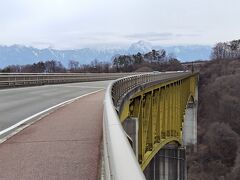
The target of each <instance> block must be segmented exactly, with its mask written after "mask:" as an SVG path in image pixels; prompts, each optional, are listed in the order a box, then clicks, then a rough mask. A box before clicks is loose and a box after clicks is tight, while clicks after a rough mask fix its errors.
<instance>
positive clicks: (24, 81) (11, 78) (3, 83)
mask: <svg viewBox="0 0 240 180" xmlns="http://www.w3.org/2000/svg"><path fill="white" fill-rule="evenodd" d="M132 74H133V73H46V74H44V73H0V88H3V87H15V86H32V85H44V84H60V83H73V82H85V81H101V80H113V79H117V78H121V77H124V76H129V75H132Z"/></svg>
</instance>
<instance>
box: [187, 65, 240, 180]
mask: <svg viewBox="0 0 240 180" xmlns="http://www.w3.org/2000/svg"><path fill="white" fill-rule="evenodd" d="M239 79H240V60H213V61H210V63H207V64H206V65H205V66H204V67H203V68H202V69H201V71H200V82H199V109H198V152H197V153H195V154H192V155H190V156H188V179H189V180H205V179H208V180H218V179H223V180H239V179H240V145H239V139H240V123H239V122H240V118H239V117H240V83H239Z"/></svg>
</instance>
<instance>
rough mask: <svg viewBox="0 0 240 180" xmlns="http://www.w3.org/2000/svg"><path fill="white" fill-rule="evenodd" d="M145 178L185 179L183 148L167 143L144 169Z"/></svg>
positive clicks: (163, 179)
mask: <svg viewBox="0 0 240 180" xmlns="http://www.w3.org/2000/svg"><path fill="white" fill-rule="evenodd" d="M144 174H145V176H146V179H147V180H186V163H185V148H182V147H177V145H173V144H168V145H166V146H165V147H164V148H163V149H161V150H160V151H159V152H158V153H157V154H156V155H155V157H154V158H153V159H152V161H151V162H150V163H149V165H148V166H147V167H146V169H145V170H144Z"/></svg>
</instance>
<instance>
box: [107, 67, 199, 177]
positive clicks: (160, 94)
mask: <svg viewBox="0 0 240 180" xmlns="http://www.w3.org/2000/svg"><path fill="white" fill-rule="evenodd" d="M197 84H198V74H196V73H188V72H171V73H152V74H142V75H136V76H132V77H128V78H123V79H120V80H117V81H115V82H114V83H113V84H112V85H111V86H110V87H109V89H108V91H107V93H106V98H105V114H104V150H105V151H104V155H105V156H104V157H105V176H106V179H122V178H125V179H137V178H138V179H139V178H140V179H141V178H142V179H145V178H146V179H185V176H186V172H185V164H186V163H185V146H186V145H192V146H194V145H195V144H196V110H197V98H198V92H197ZM108 97H110V98H109V99H108ZM108 100H109V101H110V102H109V104H107V103H108ZM110 106H112V107H113V110H112V113H113V114H109V112H111V107H110ZM114 111H115V112H116V113H115V112H114ZM115 115H116V116H115ZM115 118H116V119H117V120H116V121H115V120H114V119H115ZM117 121H119V122H120V123H117ZM113 125H115V126H113ZM117 127H118V128H119V129H120V133H119V134H118V133H117V130H116V128H117ZM113 129H114V130H113ZM112 133H114V134H112ZM122 136H124V137H122ZM126 137H127V138H126ZM114 138H116V139H114ZM124 138H125V140H124ZM126 139H127V140H128V142H127V143H128V144H131V146H130V147H131V148H132V149H131V151H132V152H128V150H127V147H125V145H126V146H128V145H127V143H126ZM113 141H114V142H113ZM115 141H118V142H119V143H116V142H115ZM129 142H130V143H129ZM115 146H118V147H115ZM115 148H118V149H119V150H115ZM125 148H126V151H125ZM121 149H122V152H121ZM129 151H130V150H129ZM123 152H124V153H123ZM126 153H128V154H130V155H126ZM132 155H134V156H135V157H134V158H135V159H134V158H133V157H132ZM106 156H107V157H106ZM126 156H127V157H126ZM131 159H133V160H131ZM130 161H131V162H130ZM132 161H134V162H132ZM136 162H138V165H137V166H139V168H138V167H132V166H135V165H134V164H136ZM122 164H125V166H126V167H121V166H123V165H122ZM107 166H108V167H107ZM125 169H126V170H125ZM139 169H140V170H142V172H144V174H145V175H143V174H141V173H140V172H139ZM130 170H131V172H130ZM133 171H134V172H133ZM139 174H140V175H139Z"/></svg>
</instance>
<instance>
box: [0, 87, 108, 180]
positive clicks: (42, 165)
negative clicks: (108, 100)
mask: <svg viewBox="0 0 240 180" xmlns="http://www.w3.org/2000/svg"><path fill="white" fill-rule="evenodd" d="M103 98H104V92H103V91H102V92H98V93H95V94H92V95H88V96H85V97H82V98H80V99H79V100H77V101H75V102H73V103H72V104H69V105H66V106H64V107H61V108H60V109H58V110H57V111H55V112H53V113H51V114H50V115H48V116H46V117H44V118H43V119H41V120H40V121H37V122H35V123H34V124H32V125H31V126H29V127H27V128H26V129H24V130H23V131H21V132H20V133H18V134H17V135H15V136H13V137H11V138H10V139H8V140H7V141H5V142H4V143H2V144H0V180H75V179H76V180H77V179H78V180H79V179H80V180H81V179H82V180H95V179H98V171H99V166H100V163H99V158H100V144H101V136H102V113H103Z"/></svg>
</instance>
